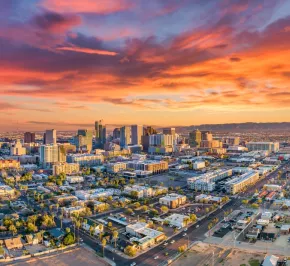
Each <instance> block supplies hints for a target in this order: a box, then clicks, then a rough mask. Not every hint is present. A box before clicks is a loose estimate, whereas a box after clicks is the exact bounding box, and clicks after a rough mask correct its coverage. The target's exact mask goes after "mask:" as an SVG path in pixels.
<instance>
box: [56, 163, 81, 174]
mask: <svg viewBox="0 0 290 266" xmlns="http://www.w3.org/2000/svg"><path fill="white" fill-rule="evenodd" d="M52 170H53V175H59V174H60V173H64V174H67V175H71V174H74V173H78V172H79V171H80V165H79V164H78V163H57V164H54V165H53V168H52Z"/></svg>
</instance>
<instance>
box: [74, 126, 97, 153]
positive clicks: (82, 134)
mask: <svg viewBox="0 0 290 266" xmlns="http://www.w3.org/2000/svg"><path fill="white" fill-rule="evenodd" d="M75 144H76V147H77V150H78V151H86V152H91V151H92V148H93V132H92V131H91V130H88V129H79V130H78V134H77V136H76V137H75Z"/></svg>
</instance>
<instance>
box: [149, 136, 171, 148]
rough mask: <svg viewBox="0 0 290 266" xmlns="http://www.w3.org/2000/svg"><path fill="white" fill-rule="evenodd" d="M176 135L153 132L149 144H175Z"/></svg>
mask: <svg viewBox="0 0 290 266" xmlns="http://www.w3.org/2000/svg"><path fill="white" fill-rule="evenodd" d="M173 143H174V136H173V135H165V134H153V135H150V136H149V146H160V147H165V146H173Z"/></svg>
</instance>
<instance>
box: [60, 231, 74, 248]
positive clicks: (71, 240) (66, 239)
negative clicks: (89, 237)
mask: <svg viewBox="0 0 290 266" xmlns="http://www.w3.org/2000/svg"><path fill="white" fill-rule="evenodd" d="M74 242H75V237H74V235H73V233H69V234H67V235H66V236H65V237H64V239H63V244H64V245H66V246H68V245H72V244H73V243H74Z"/></svg>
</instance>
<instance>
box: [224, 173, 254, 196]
mask: <svg viewBox="0 0 290 266" xmlns="http://www.w3.org/2000/svg"><path fill="white" fill-rule="evenodd" d="M258 180H259V172H258V171H250V172H247V173H245V174H243V175H241V176H239V177H236V178H234V179H232V180H230V181H228V182H226V183H225V188H226V191H227V192H228V193H231V194H236V193H238V192H240V191H241V190H243V189H244V188H246V187H247V186H249V185H253V184H255V183H256V182H257V181H258Z"/></svg>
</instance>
